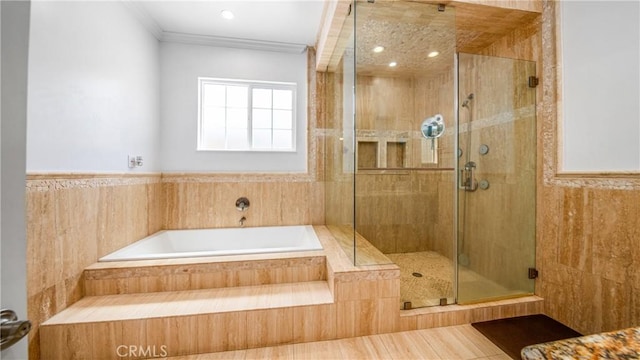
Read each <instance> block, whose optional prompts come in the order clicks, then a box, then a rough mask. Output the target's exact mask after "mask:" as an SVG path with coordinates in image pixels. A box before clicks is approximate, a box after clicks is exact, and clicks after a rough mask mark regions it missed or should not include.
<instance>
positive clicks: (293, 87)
mask: <svg viewBox="0 0 640 360" xmlns="http://www.w3.org/2000/svg"><path fill="white" fill-rule="evenodd" d="M210 84H211V85H225V86H238V85H241V86H247V87H248V103H247V117H248V119H247V138H248V141H249V144H250V147H249V148H245V149H226V148H225V149H212V148H208V147H205V146H204V144H203V143H204V141H203V135H204V132H203V119H202V113H203V111H202V109H203V106H204V104H203V103H204V99H203V96H204V86H205V85H210ZM255 88H257V89H271V90H290V91H291V93H292V100H291V101H292V104H291V111H292V113H291V117H292V118H291V148H290V149H273V148H272V149H264V148H257V149H254V148H253V144H252V142H253V134H252V131H253V119H252V116H253V111H252V110H253V89H255ZM296 105H297V84H296V83H293V82H276V81H257V80H238V79H222V78H210V77H198V134H197V136H198V137H197V144H196V150H197V151H221V152H268V153H271V152H272V153H283V152H296V138H297V121H298V117H297V116H296V113H297V109H296V107H297V106H296ZM272 110H273V108H272ZM272 121H273V120H272ZM273 130H274V129H273V123H272V126H271V131H272V132H273Z"/></svg>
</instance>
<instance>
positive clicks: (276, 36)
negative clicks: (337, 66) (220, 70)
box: [138, 0, 324, 46]
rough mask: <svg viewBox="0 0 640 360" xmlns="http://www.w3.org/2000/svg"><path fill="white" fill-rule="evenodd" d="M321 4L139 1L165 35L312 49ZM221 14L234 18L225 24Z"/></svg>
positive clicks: (307, 0)
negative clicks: (222, 12) (279, 44)
mask: <svg viewBox="0 0 640 360" xmlns="http://www.w3.org/2000/svg"><path fill="white" fill-rule="evenodd" d="M323 4H324V1H323V0H286V1H283V0H276V1H270V0H236V1H217V0H213V1H139V2H138V5H139V6H140V7H141V8H142V9H143V11H144V12H145V13H146V14H147V15H148V16H149V17H150V18H151V19H152V21H153V22H155V25H157V27H159V30H160V31H161V32H162V33H164V34H166V33H178V34H187V35H197V36H207V37H216V38H233V39H242V40H252V41H264V42H278V43H288V44H304V45H311V46H314V45H315V42H316V36H317V33H318V29H319V27H320V18H321V17H322V9H323ZM222 10H231V11H232V12H233V13H234V15H235V18H234V19H232V20H226V19H224V18H222V16H221V15H220V13H221V11H222Z"/></svg>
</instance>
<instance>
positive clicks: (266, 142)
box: [253, 129, 271, 149]
mask: <svg viewBox="0 0 640 360" xmlns="http://www.w3.org/2000/svg"><path fill="white" fill-rule="evenodd" d="M253 148H254V149H271V129H258V130H253Z"/></svg>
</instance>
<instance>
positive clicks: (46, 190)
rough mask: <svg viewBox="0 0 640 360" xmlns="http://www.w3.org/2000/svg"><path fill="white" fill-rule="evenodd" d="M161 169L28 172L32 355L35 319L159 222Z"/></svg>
mask: <svg viewBox="0 0 640 360" xmlns="http://www.w3.org/2000/svg"><path fill="white" fill-rule="evenodd" d="M161 187H162V185H161V183H160V175H159V174H157V175H153V174H152V175H142V176H130V175H72V174H67V175H29V176H28V177H27V199H26V201H27V283H28V285H27V295H28V309H27V312H28V317H29V319H30V320H31V322H32V325H33V328H32V331H31V333H30V334H29V354H30V358H32V359H38V358H39V354H40V350H39V342H40V341H39V333H38V325H39V324H40V323H42V322H43V321H45V320H47V319H48V318H50V317H51V316H53V315H55V314H56V313H58V312H59V311H61V310H63V309H65V308H66V307H67V306H69V305H70V304H72V303H74V302H76V301H77V300H79V299H80V298H81V297H82V296H84V287H83V281H82V271H83V269H84V268H85V267H87V266H89V265H91V264H93V263H94V262H96V261H97V260H98V258H99V257H101V256H104V255H106V254H108V253H110V252H112V251H114V250H116V249H118V248H121V247H123V246H125V245H128V244H130V243H132V242H133V241H136V240H138V239H141V238H143V237H145V236H147V235H148V234H151V233H154V232H156V231H158V230H160V229H161V228H162V226H163V225H162V216H161V212H160V211H159V210H160V209H162V208H163V205H162V204H163V194H162V189H161Z"/></svg>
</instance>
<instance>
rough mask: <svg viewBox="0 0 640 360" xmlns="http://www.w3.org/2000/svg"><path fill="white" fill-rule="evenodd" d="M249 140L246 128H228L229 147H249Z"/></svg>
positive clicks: (235, 148) (236, 148)
mask: <svg viewBox="0 0 640 360" xmlns="http://www.w3.org/2000/svg"><path fill="white" fill-rule="evenodd" d="M248 140H249V139H248V136H247V130H246V129H227V149H234V150H238V149H247V148H248V147H249V141H248Z"/></svg>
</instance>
